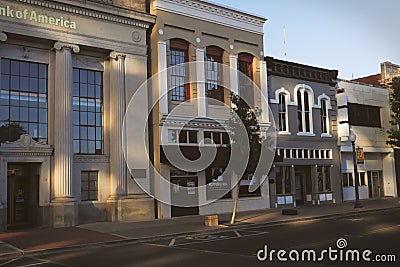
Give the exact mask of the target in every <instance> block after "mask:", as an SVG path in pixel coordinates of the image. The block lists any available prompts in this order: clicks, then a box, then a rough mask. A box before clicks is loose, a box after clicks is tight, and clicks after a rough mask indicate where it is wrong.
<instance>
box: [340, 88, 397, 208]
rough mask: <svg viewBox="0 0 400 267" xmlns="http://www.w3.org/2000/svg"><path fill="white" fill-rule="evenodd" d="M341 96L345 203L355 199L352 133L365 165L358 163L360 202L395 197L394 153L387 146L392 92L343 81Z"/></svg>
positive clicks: (341, 139)
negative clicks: (360, 149) (350, 139)
mask: <svg viewBox="0 0 400 267" xmlns="http://www.w3.org/2000/svg"><path fill="white" fill-rule="evenodd" d="M338 85H339V91H338V94H337V102H338V122H339V131H338V137H339V144H340V161H341V171H342V188H343V200H344V201H348V200H354V199H355V188H354V186H355V182H356V181H355V179H354V164H353V156H352V147H351V143H350V141H349V133H350V130H351V131H352V132H353V133H354V134H355V135H356V141H355V146H356V147H359V148H362V149H363V152H364V162H363V163H359V164H358V166H357V167H358V185H359V187H358V190H359V196H360V199H369V198H382V197H395V196H396V195H397V191H396V188H397V186H396V173H395V161H394V150H393V148H391V147H390V146H388V145H387V144H386V140H387V131H388V130H389V129H390V127H391V125H390V121H389V120H390V105H389V91H388V89H387V88H386V87H383V86H373V85H370V84H364V83H360V82H355V81H346V80H340V81H339V83H338Z"/></svg>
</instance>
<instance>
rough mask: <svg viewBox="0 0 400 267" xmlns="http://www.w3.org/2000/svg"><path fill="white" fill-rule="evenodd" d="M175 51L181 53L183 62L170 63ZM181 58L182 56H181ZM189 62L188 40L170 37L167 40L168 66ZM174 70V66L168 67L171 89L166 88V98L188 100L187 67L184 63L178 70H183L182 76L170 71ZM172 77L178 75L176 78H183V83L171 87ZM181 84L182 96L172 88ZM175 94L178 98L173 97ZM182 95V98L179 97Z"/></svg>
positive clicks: (176, 88) (180, 100) (178, 100)
mask: <svg viewBox="0 0 400 267" xmlns="http://www.w3.org/2000/svg"><path fill="white" fill-rule="evenodd" d="M175 52H177V53H179V52H181V53H183V62H181V61H180V62H179V63H175V64H172V57H173V56H174V55H173V54H174V53H175ZM175 57H177V55H175ZM181 58H182V57H181ZM187 62H189V42H187V41H185V40H182V39H171V40H170V41H169V67H173V66H176V65H179V64H184V63H187ZM173 70H174V71H175V68H172V69H170V71H169V73H168V79H169V84H170V85H171V87H170V88H171V89H170V90H168V91H169V92H168V98H169V99H170V101H172V102H186V101H188V100H190V98H191V97H190V83H189V82H188V81H189V69H188V67H187V66H186V65H185V66H183V69H179V71H182V70H184V72H185V74H184V76H181V75H175V74H173V73H172V71H173ZM174 77H178V78H182V79H183V80H184V82H185V83H184V85H179V86H178V87H173V86H174V85H173V78H174ZM181 86H182V87H183V88H182V89H183V92H184V96H181V95H180V94H179V95H176V94H174V90H180V89H181ZM175 96H177V97H179V98H178V99H175V98H174V97H175ZM181 97H182V99H180V98H181Z"/></svg>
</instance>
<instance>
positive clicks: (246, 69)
mask: <svg viewBox="0 0 400 267" xmlns="http://www.w3.org/2000/svg"><path fill="white" fill-rule="evenodd" d="M238 70H239V71H240V72H242V73H243V74H244V75H246V76H247V77H248V78H250V79H246V78H245V77H243V76H242V75H239V94H240V96H241V97H242V98H243V99H245V100H246V102H247V104H249V105H250V107H251V108H253V107H254V92H253V91H254V88H253V56H252V55H250V54H248V53H240V54H239V57H238Z"/></svg>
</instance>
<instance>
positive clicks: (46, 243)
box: [0, 198, 400, 259]
mask: <svg viewBox="0 0 400 267" xmlns="http://www.w3.org/2000/svg"><path fill="white" fill-rule="evenodd" d="M362 204H363V206H364V207H363V208H362V209H357V210H355V209H354V203H353V202H349V203H341V204H324V205H320V206H300V207H297V208H296V209H297V210H298V215H291V216H290V215H282V213H281V212H282V209H274V208H272V209H268V210H258V211H251V212H240V213H238V214H237V223H236V224H235V225H229V224H228V223H227V222H228V221H229V220H230V216H231V214H220V215H219V223H220V225H219V226H217V227H206V226H205V225H204V217H205V216H201V215H198V216H188V217H180V218H173V219H165V220H153V221H147V222H119V223H112V222H99V223H92V224H85V225H80V226H78V227H71V228H33V229H26V230H16V231H9V232H5V233H0V259H1V258H5V257H13V256H16V255H21V254H24V253H33V252H39V251H46V250H49V249H50V250H55V249H59V248H66V247H67V248H73V247H74V246H75V247H78V248H82V247H85V246H88V245H90V246H96V244H97V245H98V244H103V245H104V243H106V244H115V243H120V242H143V241H146V240H155V239H160V238H166V237H172V236H179V235H194V234H198V233H204V232H216V231H221V230H224V229H230V228H233V227H246V226H251V225H256V224H276V223H285V222H291V221H297V220H308V219H316V218H324V217H334V216H340V215H345V214H354V213H359V212H371V211H376V210H382V209H396V210H397V209H398V210H399V211H400V209H399V208H400V200H399V198H391V199H381V200H367V201H362Z"/></svg>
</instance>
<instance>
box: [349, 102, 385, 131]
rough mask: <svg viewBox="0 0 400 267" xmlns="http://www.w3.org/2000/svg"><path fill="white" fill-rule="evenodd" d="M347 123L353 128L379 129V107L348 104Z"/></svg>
mask: <svg viewBox="0 0 400 267" xmlns="http://www.w3.org/2000/svg"><path fill="white" fill-rule="evenodd" d="M347 107H348V113H349V123H350V125H354V126H364V127H375V128H381V113H380V107H375V106H368V105H360V104H354V103H348V104H347Z"/></svg>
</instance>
